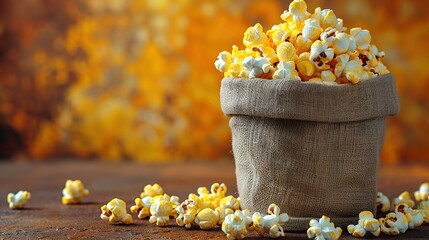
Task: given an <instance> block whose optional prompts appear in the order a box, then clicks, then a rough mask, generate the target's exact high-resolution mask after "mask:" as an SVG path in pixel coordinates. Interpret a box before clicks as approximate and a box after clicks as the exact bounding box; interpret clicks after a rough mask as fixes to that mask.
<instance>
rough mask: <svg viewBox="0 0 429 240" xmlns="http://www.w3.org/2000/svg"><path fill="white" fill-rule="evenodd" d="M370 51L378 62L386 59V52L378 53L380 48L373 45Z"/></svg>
mask: <svg viewBox="0 0 429 240" xmlns="http://www.w3.org/2000/svg"><path fill="white" fill-rule="evenodd" d="M369 51H370V52H371V53H372V54H373V55H374V56H375V57H376V58H377V60H380V59H381V58H384V56H385V55H386V54H385V53H384V52H380V51H378V48H377V46H375V45H371V46H370V47H369Z"/></svg>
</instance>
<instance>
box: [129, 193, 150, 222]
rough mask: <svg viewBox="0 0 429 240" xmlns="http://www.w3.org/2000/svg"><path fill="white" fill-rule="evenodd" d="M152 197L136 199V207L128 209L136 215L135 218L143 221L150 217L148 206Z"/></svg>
mask: <svg viewBox="0 0 429 240" xmlns="http://www.w3.org/2000/svg"><path fill="white" fill-rule="evenodd" d="M151 200H152V197H149V196H146V197H144V198H136V199H135V200H134V202H135V203H136V205H134V206H132V207H131V208H130V210H131V212H132V213H137V214H138V215H137V217H138V218H140V219H145V218H147V217H149V216H150V206H151V203H150V202H151Z"/></svg>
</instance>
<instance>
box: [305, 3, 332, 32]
mask: <svg viewBox="0 0 429 240" xmlns="http://www.w3.org/2000/svg"><path fill="white" fill-rule="evenodd" d="M311 18H312V19H315V20H316V21H317V22H318V23H319V24H320V26H321V27H322V28H324V29H326V28H329V27H332V28H333V27H335V26H337V16H335V13H334V11H332V10H331V9H323V10H321V8H320V7H318V8H316V9H315V10H314V14H312V15H311Z"/></svg>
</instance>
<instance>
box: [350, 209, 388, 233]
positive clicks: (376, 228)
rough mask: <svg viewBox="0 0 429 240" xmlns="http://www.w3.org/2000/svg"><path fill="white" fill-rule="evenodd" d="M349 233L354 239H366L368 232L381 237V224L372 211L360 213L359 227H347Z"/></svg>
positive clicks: (351, 225)
mask: <svg viewBox="0 0 429 240" xmlns="http://www.w3.org/2000/svg"><path fill="white" fill-rule="evenodd" d="M347 231H348V232H349V233H350V234H351V235H353V237H364V236H365V234H366V233H367V232H370V233H371V234H372V235H374V236H376V237H378V235H380V231H381V230H380V223H379V221H378V220H377V219H375V218H374V214H373V213H372V212H370V211H362V212H361V213H359V222H358V224H357V225H353V224H350V225H348V226H347Z"/></svg>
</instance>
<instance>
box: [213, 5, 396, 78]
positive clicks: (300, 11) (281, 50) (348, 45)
mask: <svg viewBox="0 0 429 240" xmlns="http://www.w3.org/2000/svg"><path fill="white" fill-rule="evenodd" d="M281 19H282V20H283V21H284V22H283V23H280V24H278V25H274V26H273V27H272V28H271V29H268V30H267V31H266V32H265V31H264V29H263V27H262V25H261V24H259V23H257V24H255V25H254V26H252V27H249V28H248V29H247V30H246V32H245V33H244V37H243V44H244V46H245V49H244V50H238V47H237V46H233V49H232V52H231V53H229V52H227V51H223V52H221V53H220V54H219V56H218V58H217V60H216V62H215V67H216V69H217V70H219V71H220V72H223V73H224V76H225V77H234V78H264V79H287V80H299V81H304V82H307V81H308V82H317V83H322V84H331V85H332V84H344V83H353V84H356V83H358V82H360V81H361V80H366V79H370V78H374V77H377V76H380V75H384V74H387V73H389V71H388V70H387V68H386V66H385V65H384V64H383V63H382V62H381V61H382V58H383V57H384V55H385V54H384V52H382V51H379V50H378V48H377V47H376V46H375V45H373V44H371V40H372V37H371V34H370V32H369V31H368V30H366V29H362V28H351V29H350V30H349V31H348V30H347V28H345V27H344V22H343V20H342V19H341V18H337V16H336V15H335V13H334V11H332V10H331V9H321V8H316V9H315V11H314V13H310V12H308V11H307V4H306V2H305V1H304V0H294V1H293V2H291V4H290V5H289V10H286V11H284V13H283V14H282V15H281Z"/></svg>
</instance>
